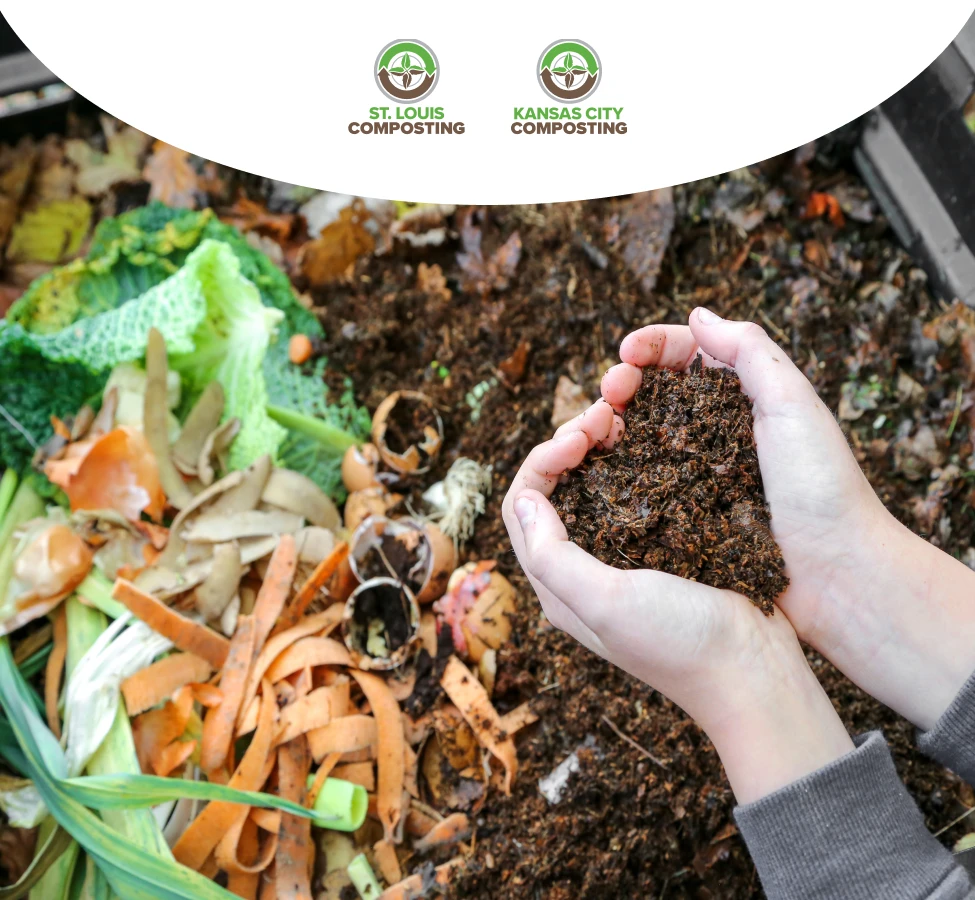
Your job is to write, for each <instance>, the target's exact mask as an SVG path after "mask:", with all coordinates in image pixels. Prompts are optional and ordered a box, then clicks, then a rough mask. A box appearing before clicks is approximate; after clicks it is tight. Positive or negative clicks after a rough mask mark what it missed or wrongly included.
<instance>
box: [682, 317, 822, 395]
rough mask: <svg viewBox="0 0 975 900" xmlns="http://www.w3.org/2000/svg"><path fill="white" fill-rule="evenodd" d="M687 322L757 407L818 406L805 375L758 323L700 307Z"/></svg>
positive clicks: (698, 338) (709, 352)
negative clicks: (736, 376)
mask: <svg viewBox="0 0 975 900" xmlns="http://www.w3.org/2000/svg"><path fill="white" fill-rule="evenodd" d="M688 324H689V325H690V328H691V332H692V334H693V335H694V339H695V340H696V341H697V343H698V346H699V347H700V348H701V349H702V350H703V351H704V352H705V353H707V354H708V355H709V356H713V357H714V358H715V359H716V360H718V361H720V362H723V363H725V365H728V366H731V367H732V368H733V369H734V370H735V372H736V373H737V375H738V377H739V379H740V380H741V386H742V389H743V390H744V391H745V393H746V394H747V395H748V396H749V397H750V398H751V399H752V400H753V401H754V403H755V405H756V407H758V408H761V407H766V408H767V407H768V406H769V405H770V404H774V403H778V402H795V401H801V402H813V403H816V404H817V405H818V402H819V401H818V397H817V395H816V392H815V390H814V389H813V387H812V385H811V384H810V383H809V381H808V379H807V378H806V376H805V375H803V374H802V372H800V371H799V370H798V369H797V368H796V366H795V364H794V363H793V362H792V360H791V359H789V356H788V354H787V353H786V352H785V351H784V350H782V349H781V348H780V347H779V346H778V344H776V343H775V342H774V341H773V340H772V339H771V338H770V337H769V336H768V335H767V334H766V333H765V330H764V329H763V328H761V327H760V326H759V325H756V324H755V323H754V322H734V321H730V320H728V319H722V318H721V317H720V316H718V315H716V314H715V313H713V312H711V310H709V309H704V308H703V307H698V308H697V309H695V310H694V311H693V312H692V313H691V315H690V318H689V319H688Z"/></svg>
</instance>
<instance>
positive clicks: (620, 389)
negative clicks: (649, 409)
mask: <svg viewBox="0 0 975 900" xmlns="http://www.w3.org/2000/svg"><path fill="white" fill-rule="evenodd" d="M642 382H643V369H641V368H640V367H639V366H634V365H633V364H632V363H619V364H618V365H615V366H613V367H612V368H611V369H609V370H608V371H607V372H606V374H605V375H603V380H602V382H601V383H600V385H599V389H600V392H601V393H602V395H603V400H605V401H606V402H607V403H609V404H610V405H611V406H612V407H613V409H615V410H616V411H617V412H622V411H623V410H624V409H625V408H626V404H627V403H629V402H630V401H631V400H632V399H633V395H634V394H636V392H637V390H639V388H640V384H641V383H642Z"/></svg>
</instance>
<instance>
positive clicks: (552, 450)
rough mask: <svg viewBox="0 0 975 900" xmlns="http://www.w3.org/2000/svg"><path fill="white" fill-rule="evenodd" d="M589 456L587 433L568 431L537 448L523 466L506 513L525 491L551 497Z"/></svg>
mask: <svg viewBox="0 0 975 900" xmlns="http://www.w3.org/2000/svg"><path fill="white" fill-rule="evenodd" d="M588 452H589V436H588V435H587V434H586V432H584V431H568V432H565V433H563V434H560V435H557V436H556V437H554V438H553V439H552V440H550V441H546V442H545V443H544V444H539V445H538V446H537V447H534V448H533V449H532V451H531V453H529V454H528V457H527V459H525V461H524V462H523V463H522V464H521V468H520V469H519V470H518V474H517V475H515V477H514V480H513V481H512V482H511V487H510V488H508V493H507V495H506V496H505V499H504V504H503V505H502V512H504V511H505V510H506V509H508V508H510V506H511V503H513V502H514V498H515V497H517V496H518V495H519V494H520V493H521V492H522V491H525V490H533V491H540V492H541V493H543V494H544V495H545V496H546V497H547V496H549V495H551V493H552V491H553V490H554V489H555V486H556V485H557V484H558V482H559V477H560V476H561V475H562V474H563V473H564V472H567V471H568V470H569V469H574V468H575V467H576V466H578V465H579V463H581V462H582V460H583V459H585V456H586V453H588Z"/></svg>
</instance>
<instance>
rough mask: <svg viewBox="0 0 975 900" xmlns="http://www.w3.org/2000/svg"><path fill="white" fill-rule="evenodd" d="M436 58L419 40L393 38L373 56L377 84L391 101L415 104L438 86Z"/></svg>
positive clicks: (438, 75) (438, 73) (438, 72)
mask: <svg viewBox="0 0 975 900" xmlns="http://www.w3.org/2000/svg"><path fill="white" fill-rule="evenodd" d="M439 77H440V66H439V64H438V63H437V57H436V55H435V54H434V52H433V50H431V49H430V48H429V47H428V46H427V45H426V44H424V43H423V42H422V41H393V43H391V44H387V45H386V46H385V47H383V49H382V51H380V53H379V56H377V57H376V83H377V84H378V85H379V89H380V90H381V91H382V92H383V93H384V94H385V95H386V96H387V97H389V99H390V100H395V101H396V102H397V103H415V102H416V101H417V100H422V99H423V98H424V97H426V96H427V95H429V94H430V92H431V91H432V90H433V89H434V88H435V87H436V86H437V79H438V78H439Z"/></svg>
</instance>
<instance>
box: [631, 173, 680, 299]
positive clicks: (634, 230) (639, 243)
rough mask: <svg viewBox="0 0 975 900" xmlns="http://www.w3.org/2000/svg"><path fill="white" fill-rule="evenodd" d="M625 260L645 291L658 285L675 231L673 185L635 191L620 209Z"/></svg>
mask: <svg viewBox="0 0 975 900" xmlns="http://www.w3.org/2000/svg"><path fill="white" fill-rule="evenodd" d="M619 228H620V240H621V241H622V244H623V248H622V252H623V261H624V262H625V263H626V266H627V268H628V269H629V270H630V272H632V273H633V275H634V276H635V277H636V279H637V281H638V282H639V283H640V286H641V287H642V288H643V290H644V291H646V292H647V293H649V292H650V291H652V290H653V289H654V287H655V286H656V284H657V276H658V275H659V274H660V266H661V264H662V263H663V258H664V253H665V252H666V250H667V245H668V244H669V243H670V235H671V232H673V230H674V192H673V190H672V189H671V188H669V187H668V188H661V189H660V190H657V191H645V192H643V193H641V194H633V196H631V197H628V198H627V199H626V200H623V201H622V203H621V204H620V211H619Z"/></svg>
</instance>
